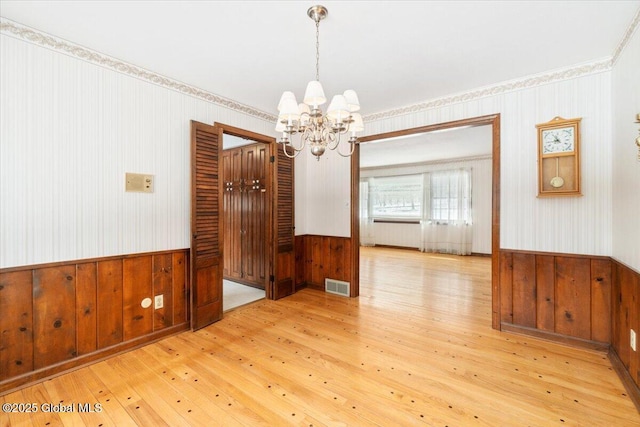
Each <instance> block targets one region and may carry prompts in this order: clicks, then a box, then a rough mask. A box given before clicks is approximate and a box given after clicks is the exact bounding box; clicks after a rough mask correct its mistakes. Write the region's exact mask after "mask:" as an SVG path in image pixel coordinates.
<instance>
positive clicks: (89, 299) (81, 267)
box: [76, 262, 98, 356]
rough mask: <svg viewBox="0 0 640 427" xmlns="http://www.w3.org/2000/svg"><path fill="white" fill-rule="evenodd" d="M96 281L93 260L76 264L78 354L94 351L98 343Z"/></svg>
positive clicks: (95, 269)
mask: <svg viewBox="0 0 640 427" xmlns="http://www.w3.org/2000/svg"><path fill="white" fill-rule="evenodd" d="M97 281H98V278H97V267H96V263H95V262H88V263H84V264H78V265H77V266H76V328H77V345H78V355H79V356H81V355H83V354H88V353H91V352H94V351H96V349H97V345H98V338H97V334H98V313H97V306H96V304H97V287H96V285H97Z"/></svg>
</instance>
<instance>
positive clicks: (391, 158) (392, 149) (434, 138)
mask: <svg viewBox="0 0 640 427" xmlns="http://www.w3.org/2000/svg"><path fill="white" fill-rule="evenodd" d="M492 132H493V129H492V128H491V126H475V127H459V128H449V129H443V130H437V131H433V132H427V133H420V134H414V135H407V136H403V137H399V138H390V139H379V140H376V141H370V142H367V143H364V144H360V167H361V168H370V167H378V166H385V165H386V166H388V165H401V164H414V163H428V162H435V161H442V160H450V159H463V158H470V157H484V156H490V155H491V153H492V148H493V145H492Z"/></svg>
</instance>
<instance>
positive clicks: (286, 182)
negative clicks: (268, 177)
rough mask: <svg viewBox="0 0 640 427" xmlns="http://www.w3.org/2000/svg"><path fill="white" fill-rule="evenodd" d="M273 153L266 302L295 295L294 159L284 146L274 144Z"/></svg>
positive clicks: (272, 145)
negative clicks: (269, 254) (271, 254)
mask: <svg viewBox="0 0 640 427" xmlns="http://www.w3.org/2000/svg"><path fill="white" fill-rule="evenodd" d="M271 147H272V148H271V152H272V153H273V156H272V159H273V160H274V163H275V164H274V165H273V179H272V181H271V182H273V199H272V200H273V208H272V209H273V219H274V220H273V260H272V263H273V265H272V268H273V274H272V275H273V277H272V280H271V282H270V286H269V290H268V291H267V298H270V299H279V298H282V297H286V296H287V295H291V294H292V293H294V292H295V247H294V241H295V239H294V234H295V230H294V229H295V227H294V224H295V223H294V215H293V208H294V203H293V191H294V188H293V159H290V158H288V157H287V156H286V155H285V154H284V152H283V151H282V145H281V144H278V143H276V142H274V143H272V144H271Z"/></svg>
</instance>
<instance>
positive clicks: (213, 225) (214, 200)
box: [190, 120, 224, 330]
mask: <svg viewBox="0 0 640 427" xmlns="http://www.w3.org/2000/svg"><path fill="white" fill-rule="evenodd" d="M221 142H222V129H221V128H218V127H215V126H210V125H207V124H204V123H199V122H196V121H193V120H192V121H191V282H190V286H191V328H192V329H193V330H196V329H200V328H202V327H204V326H207V325H209V324H211V323H213V322H216V321H218V320H220V319H221V318H222V274H223V271H222V269H223V265H224V262H223V251H222V243H223V242H224V240H223V237H224V235H223V227H222V225H223V224H222V221H223V215H222V209H223V204H222V186H221V185H220V178H221V176H219V172H220V170H219V164H218V160H219V158H220V154H221V149H220V145H221Z"/></svg>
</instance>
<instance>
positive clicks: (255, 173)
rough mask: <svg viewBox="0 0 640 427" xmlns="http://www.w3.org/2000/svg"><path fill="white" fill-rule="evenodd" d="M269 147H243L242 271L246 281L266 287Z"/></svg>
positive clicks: (265, 145)
mask: <svg viewBox="0 0 640 427" xmlns="http://www.w3.org/2000/svg"><path fill="white" fill-rule="evenodd" d="M268 153H269V146H268V145H267V144H256V145H252V146H248V147H245V148H243V154H242V156H243V160H242V164H243V175H244V178H245V187H244V188H245V191H244V193H243V200H242V222H243V230H244V233H243V236H242V237H243V239H242V240H243V242H242V246H243V250H242V254H243V266H242V267H243V273H244V278H245V280H247V281H249V282H251V283H253V284H255V285H257V286H259V287H261V288H262V289H265V282H266V279H267V261H268V259H267V254H268V247H267V246H266V245H265V240H266V236H267V228H266V227H267V223H268V221H269V219H268V217H267V215H266V214H267V212H268V211H267V207H266V204H267V200H268V197H267V194H268V189H267V181H266V180H267V170H268V169H267V168H268V161H269V157H268Z"/></svg>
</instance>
